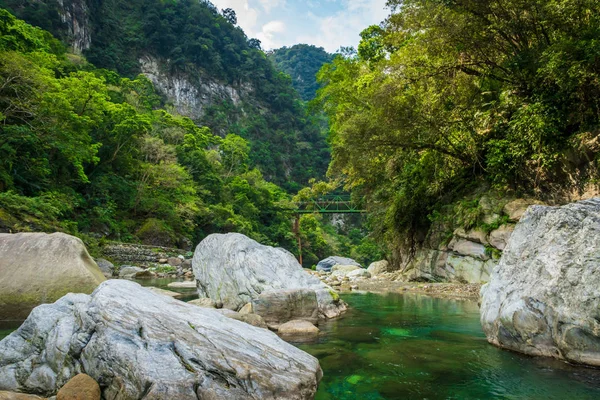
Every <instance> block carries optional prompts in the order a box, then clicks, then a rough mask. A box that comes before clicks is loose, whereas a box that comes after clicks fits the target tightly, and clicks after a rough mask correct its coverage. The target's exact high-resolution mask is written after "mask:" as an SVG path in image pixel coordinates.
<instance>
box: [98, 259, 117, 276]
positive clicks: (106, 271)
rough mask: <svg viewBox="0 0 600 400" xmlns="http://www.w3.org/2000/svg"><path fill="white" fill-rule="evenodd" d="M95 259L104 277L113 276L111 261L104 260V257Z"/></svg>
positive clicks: (113, 269) (113, 268)
mask: <svg viewBox="0 0 600 400" xmlns="http://www.w3.org/2000/svg"><path fill="white" fill-rule="evenodd" d="M95 261H96V264H97V265H98V268H100V271H102V274H103V275H104V277H105V278H111V277H112V276H113V273H114V271H115V266H114V264H113V263H111V262H110V261H108V260H105V259H104V258H98V259H96V260H95Z"/></svg>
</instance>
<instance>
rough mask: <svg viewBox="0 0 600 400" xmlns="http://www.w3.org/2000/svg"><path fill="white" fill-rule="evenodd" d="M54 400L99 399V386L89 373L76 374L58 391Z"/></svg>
mask: <svg viewBox="0 0 600 400" xmlns="http://www.w3.org/2000/svg"><path fill="white" fill-rule="evenodd" d="M56 400H100V386H99V385H98V382H96V381H95V380H94V379H93V378H92V377H90V376H89V375H86V374H78V375H75V376H74V377H73V378H71V380H70V381H69V382H67V384H66V385H65V386H63V387H62V388H61V389H60V390H59V391H58V394H57V395H56Z"/></svg>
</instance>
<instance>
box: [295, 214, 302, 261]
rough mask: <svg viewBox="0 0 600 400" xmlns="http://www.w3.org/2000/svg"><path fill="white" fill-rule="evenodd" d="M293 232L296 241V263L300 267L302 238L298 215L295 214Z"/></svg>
mask: <svg viewBox="0 0 600 400" xmlns="http://www.w3.org/2000/svg"><path fill="white" fill-rule="evenodd" d="M293 231H294V233H295V234H296V239H297V240H298V262H299V263H300V265H302V238H301V237H300V214H296V218H294V226H293Z"/></svg>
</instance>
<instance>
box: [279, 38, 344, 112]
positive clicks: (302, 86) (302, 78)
mask: <svg viewBox="0 0 600 400" xmlns="http://www.w3.org/2000/svg"><path fill="white" fill-rule="evenodd" d="M268 56H269V59H271V61H273V63H274V64H275V65H276V66H277V68H279V70H280V71H283V72H285V73H286V74H288V75H289V76H291V77H292V84H293V85H294V88H295V89H296V90H297V91H298V93H299V94H300V97H301V98H302V100H304V101H310V100H312V99H314V98H315V95H316V92H317V90H318V89H319V86H320V85H319V83H318V82H317V78H316V75H317V72H319V70H320V69H321V67H322V66H323V65H324V64H327V63H330V62H331V61H333V58H334V55H333V54H329V53H327V52H326V51H325V50H324V49H323V48H322V47H316V46H313V45H308V44H297V45H294V46H292V47H282V48H280V49H277V50H273V51H271V52H269V54H268Z"/></svg>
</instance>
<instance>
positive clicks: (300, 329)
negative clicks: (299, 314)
mask: <svg viewBox="0 0 600 400" xmlns="http://www.w3.org/2000/svg"><path fill="white" fill-rule="evenodd" d="M278 332H279V334H280V335H283V336H304V335H318V334H319V328H317V327H316V326H314V325H313V324H311V323H310V322H308V321H305V320H294V321H288V322H286V323H285V324H283V325H281V326H280V327H279V329H278Z"/></svg>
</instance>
